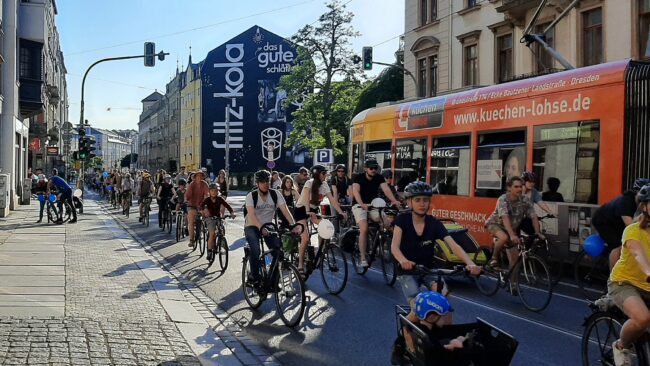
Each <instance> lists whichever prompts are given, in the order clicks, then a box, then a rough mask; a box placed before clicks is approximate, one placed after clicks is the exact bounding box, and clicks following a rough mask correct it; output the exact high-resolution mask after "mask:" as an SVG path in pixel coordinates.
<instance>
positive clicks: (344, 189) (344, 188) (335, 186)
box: [329, 164, 352, 205]
mask: <svg viewBox="0 0 650 366" xmlns="http://www.w3.org/2000/svg"><path fill="white" fill-rule="evenodd" d="M335 171H336V175H334V176H332V179H330V182H329V184H330V188H331V190H332V195H333V196H334V197H336V198H337V199H338V200H339V203H340V204H342V205H349V204H350V197H351V196H352V181H351V180H350V178H348V176H347V175H346V173H347V169H346V168H345V165H343V164H339V165H337V166H336V169H335Z"/></svg>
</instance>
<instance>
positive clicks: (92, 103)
mask: <svg viewBox="0 0 650 366" xmlns="http://www.w3.org/2000/svg"><path fill="white" fill-rule="evenodd" d="M347 1H348V0H346V2H347ZM324 4H325V2H324V0H279V1H263V0H239V1H232V0H229V1H226V0H183V1H180V0H111V1H100V0H94V1H91V0H84V1H77V0H58V1H57V8H58V12H59V14H58V16H57V18H56V24H57V27H58V29H59V34H60V39H61V47H62V49H63V54H64V57H65V63H66V68H67V70H68V77H67V80H68V96H69V100H70V113H69V120H70V121H71V122H72V123H74V124H76V123H78V122H79V108H80V105H79V101H80V90H81V79H82V77H83V73H84V72H85V70H86V68H87V67H88V66H89V65H90V64H92V63H93V62H94V61H96V60H98V59H101V58H105V57H115V56H127V55H138V54H142V52H143V43H144V42H145V41H146V40H150V41H153V42H156V51H159V50H161V49H162V50H164V51H165V52H169V53H170V55H169V56H167V59H165V61H162V62H160V61H158V60H156V66H155V67H153V68H150V67H144V66H143V61H142V59H135V60H126V61H115V62H109V63H105V64H100V65H98V66H96V67H95V68H93V70H92V71H91V72H90V74H89V76H88V79H87V80H86V91H85V102H86V103H85V104H86V107H85V118H86V119H88V120H89V121H90V123H91V124H92V125H93V126H95V127H100V128H115V129H125V128H133V129H136V130H137V123H138V116H139V114H140V112H141V108H142V104H141V103H140V101H141V100H142V99H143V98H144V97H146V96H147V95H149V94H150V93H152V92H153V91H154V90H155V89H158V90H159V91H161V90H164V88H165V84H166V83H167V82H169V80H170V79H171V77H172V76H173V75H174V74H175V72H176V67H177V59H178V65H179V66H180V65H183V66H187V59H188V54H189V46H190V44H191V46H192V60H193V61H194V62H197V61H200V60H202V59H203V58H204V57H205V56H206V55H207V53H208V52H209V51H210V50H212V49H213V48H215V47H217V46H219V45H221V44H222V43H224V42H225V41H227V40H229V39H230V38H232V37H234V36H236V35H238V34H239V33H241V32H242V31H244V30H246V29H248V28H250V27H251V26H253V25H259V26H262V27H264V28H266V29H268V30H269V31H271V32H274V33H276V34H278V35H280V36H283V37H286V38H288V37H290V36H291V35H292V34H293V33H295V32H296V30H298V29H299V28H301V27H302V26H304V25H305V24H309V23H312V22H314V21H315V20H316V19H318V16H319V15H320V14H322V13H323V12H324V11H325V5H324ZM347 8H348V10H350V11H352V12H353V13H354V14H355V18H354V22H353V25H354V27H355V29H356V30H358V31H359V32H361V34H362V35H361V37H359V38H357V39H355V40H353V46H354V49H355V50H357V51H358V52H359V54H360V52H361V47H363V46H367V45H370V46H374V45H378V44H379V43H382V42H385V41H388V40H390V39H391V38H393V37H395V38H394V39H392V40H390V41H388V42H385V43H383V44H381V45H378V46H376V47H375V49H374V59H375V61H382V62H393V61H394V58H395V56H394V52H395V50H396V49H397V47H398V44H399V39H398V38H397V36H398V35H399V34H401V33H403V32H404V1H402V0H352V1H350V2H349V3H348V4H347ZM262 13H264V14H262ZM380 70H381V68H380V67H378V66H377V65H375V66H374V69H373V71H372V72H370V73H368V75H369V76H374V75H376V74H377V73H378V72H379V71H380ZM109 109H110V110H109Z"/></svg>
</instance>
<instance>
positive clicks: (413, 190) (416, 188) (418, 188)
mask: <svg viewBox="0 0 650 366" xmlns="http://www.w3.org/2000/svg"><path fill="white" fill-rule="evenodd" d="M417 196H427V197H431V196H433V189H432V188H431V186H430V185H428V184H426V183H424V182H420V181H415V182H413V183H410V184H409V185H407V186H406V188H404V197H406V198H411V197H417Z"/></svg>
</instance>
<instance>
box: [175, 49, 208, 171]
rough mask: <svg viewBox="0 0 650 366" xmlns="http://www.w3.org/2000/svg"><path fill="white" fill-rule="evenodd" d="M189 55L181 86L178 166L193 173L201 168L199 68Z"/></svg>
mask: <svg viewBox="0 0 650 366" xmlns="http://www.w3.org/2000/svg"><path fill="white" fill-rule="evenodd" d="M202 65H203V62H199V63H196V64H195V63H192V56H191V55H190V58H189V63H188V67H187V69H186V70H185V78H184V80H183V83H182V86H181V123H180V129H181V131H180V136H181V139H180V145H181V146H180V164H181V166H184V167H186V168H187V169H189V170H191V171H193V170H197V169H199V168H200V167H201V143H200V141H201V66H202Z"/></svg>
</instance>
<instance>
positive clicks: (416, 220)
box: [391, 181, 481, 302]
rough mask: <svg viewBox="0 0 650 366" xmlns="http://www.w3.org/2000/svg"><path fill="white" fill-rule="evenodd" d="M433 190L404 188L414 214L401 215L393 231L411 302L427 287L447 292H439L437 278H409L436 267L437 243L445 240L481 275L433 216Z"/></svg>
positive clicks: (415, 186) (417, 184) (421, 184)
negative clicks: (414, 272)
mask: <svg viewBox="0 0 650 366" xmlns="http://www.w3.org/2000/svg"><path fill="white" fill-rule="evenodd" d="M432 195H433V188H431V186H430V185H428V184H426V183H424V182H419V181H416V182H413V183H410V184H409V185H407V186H406V188H404V196H405V198H406V200H407V204H408V207H409V208H411V212H403V213H400V214H399V215H397V219H395V227H394V229H393V241H392V243H391V253H392V254H393V257H394V258H395V260H396V261H397V262H398V263H399V265H400V271H399V276H398V277H397V280H398V281H399V283H400V285H401V287H402V292H403V293H404V297H405V298H406V300H407V301H409V302H410V301H411V300H412V299H413V298H414V297H415V296H416V295H417V294H418V293H419V292H420V286H421V285H424V286H425V287H426V288H427V289H429V290H432V291H437V290H440V291H442V292H443V293H444V294H446V290H443V289H437V288H436V286H437V285H436V280H437V276H424V277H422V276H421V275H419V274H418V275H412V274H409V271H411V270H413V268H414V267H415V266H416V265H422V266H425V267H427V268H434V267H435V262H434V258H435V249H436V240H444V242H445V243H447V245H449V247H450V248H451V250H452V251H453V252H454V254H455V255H457V256H458V257H459V258H461V259H462V260H463V262H465V264H466V266H467V269H468V270H469V271H470V273H471V274H473V275H478V274H480V273H481V267H479V266H477V265H476V264H475V263H474V262H473V261H472V259H471V258H470V257H469V255H467V253H466V252H465V250H463V248H462V247H461V246H460V245H458V243H456V241H455V240H454V239H453V238H452V237H451V236H450V235H449V233H448V232H447V229H446V228H445V226H444V225H443V224H442V223H441V222H440V221H438V220H437V219H436V218H435V217H433V216H432V215H429V214H428V212H429V208H430V206H431V196H432Z"/></svg>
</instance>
